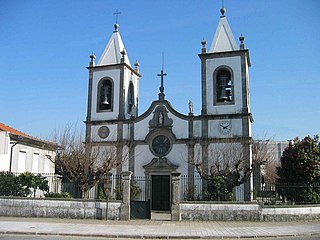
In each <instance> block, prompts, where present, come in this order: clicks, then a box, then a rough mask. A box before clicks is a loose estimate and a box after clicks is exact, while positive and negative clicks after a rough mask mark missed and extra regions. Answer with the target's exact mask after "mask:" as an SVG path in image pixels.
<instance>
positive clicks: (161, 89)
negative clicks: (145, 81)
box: [157, 53, 167, 100]
mask: <svg viewBox="0 0 320 240" xmlns="http://www.w3.org/2000/svg"><path fill="white" fill-rule="evenodd" d="M163 69H164V53H162V69H161V72H160V74H158V75H157V76H158V77H161V85H160V88H159V90H160V93H159V100H164V96H165V95H164V93H163V92H164V86H163V80H164V78H163V77H164V76H167V74H166V73H164V70H163Z"/></svg>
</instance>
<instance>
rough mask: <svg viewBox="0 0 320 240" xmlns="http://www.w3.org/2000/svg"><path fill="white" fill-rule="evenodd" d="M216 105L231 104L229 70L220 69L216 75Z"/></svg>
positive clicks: (230, 77) (231, 93)
mask: <svg viewBox="0 0 320 240" xmlns="http://www.w3.org/2000/svg"><path fill="white" fill-rule="evenodd" d="M215 76H216V99H215V100H216V103H232V102H233V86H232V85H233V82H232V75H231V72H230V71H229V69H226V68H222V69H219V70H218V71H217V73H216V75H215Z"/></svg>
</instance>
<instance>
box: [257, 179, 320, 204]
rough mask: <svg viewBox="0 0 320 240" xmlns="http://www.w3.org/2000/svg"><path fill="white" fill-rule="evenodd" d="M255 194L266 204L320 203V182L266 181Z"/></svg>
mask: <svg viewBox="0 0 320 240" xmlns="http://www.w3.org/2000/svg"><path fill="white" fill-rule="evenodd" d="M254 195H255V199H257V200H259V201H262V202H264V203H265V204H320V183H314V184H303V183H276V184H271V183H265V184H263V185H261V187H260V189H258V190H254Z"/></svg>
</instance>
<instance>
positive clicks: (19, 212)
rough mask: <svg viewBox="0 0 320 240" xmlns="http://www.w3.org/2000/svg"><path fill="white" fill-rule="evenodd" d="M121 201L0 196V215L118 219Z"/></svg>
mask: <svg viewBox="0 0 320 240" xmlns="http://www.w3.org/2000/svg"><path fill="white" fill-rule="evenodd" d="M120 205H121V202H109V203H108V204H107V203H106V202H101V201H92V200H88V201H86V200H73V199H72V200H65V199H34V198H10V197H1V198H0V216H10V217H52V218H75V219H107V218H108V219H110V220H119V219H120Z"/></svg>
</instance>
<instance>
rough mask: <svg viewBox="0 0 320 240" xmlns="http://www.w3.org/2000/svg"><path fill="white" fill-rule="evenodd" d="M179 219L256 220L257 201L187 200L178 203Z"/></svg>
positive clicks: (257, 216) (257, 215) (258, 216)
mask: <svg viewBox="0 0 320 240" xmlns="http://www.w3.org/2000/svg"><path fill="white" fill-rule="evenodd" d="M180 213H181V220H193V221H208V220H209V221H228V220H230V221H258V220H260V214H259V205H258V204H257V203H241V204H239V203H236V202H234V203H233V202H230V203H208V202H190V203H189V202H188V203H186V202H185V203H181V204H180Z"/></svg>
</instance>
